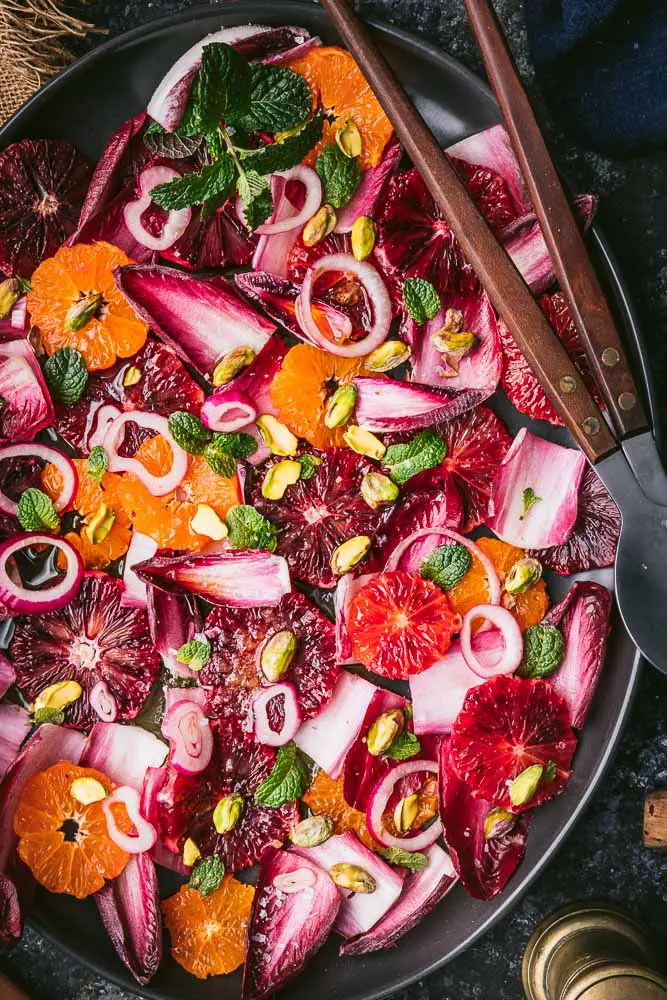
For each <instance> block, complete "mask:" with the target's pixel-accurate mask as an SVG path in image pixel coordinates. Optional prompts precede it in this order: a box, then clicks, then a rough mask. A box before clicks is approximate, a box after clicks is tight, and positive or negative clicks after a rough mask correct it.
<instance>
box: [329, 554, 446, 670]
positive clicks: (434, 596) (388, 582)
mask: <svg viewBox="0 0 667 1000" xmlns="http://www.w3.org/2000/svg"><path fill="white" fill-rule="evenodd" d="M347 627H348V632H349V634H350V639H351V641H352V650H353V655H354V656H355V657H356V658H357V659H358V660H359V662H360V663H363V664H364V666H365V667H368V669H369V670H373V671H374V672H375V673H376V674H381V675H382V676H383V677H394V678H403V679H406V678H408V677H410V676H411V675H412V674H418V673H421V671H422V670H426V669H427V667H430V666H431V664H432V663H435V661H436V660H438V659H439V658H440V657H441V656H443V655H444V654H445V653H446V652H447V650H448V649H449V647H450V645H451V641H452V636H453V635H454V633H455V632H457V631H458V630H459V628H460V627H461V617H460V615H459V614H458V613H457V612H455V611H454V610H453V609H452V606H451V604H450V603H449V599H448V598H447V596H446V594H444V593H443V592H442V590H440V588H439V587H438V586H436V584H434V583H431V581H430V580H423V579H422V578H421V577H420V576H417V574H416V573H403V572H401V571H397V572H393V573H381V574H380V575H379V576H376V577H375V578H374V579H373V580H371V581H370V582H369V583H367V584H366V585H365V586H364V587H362V588H361V590H359V591H358V593H357V594H355V596H354V597H353V598H352V601H351V602H350V609H349V612H348V619H347Z"/></svg>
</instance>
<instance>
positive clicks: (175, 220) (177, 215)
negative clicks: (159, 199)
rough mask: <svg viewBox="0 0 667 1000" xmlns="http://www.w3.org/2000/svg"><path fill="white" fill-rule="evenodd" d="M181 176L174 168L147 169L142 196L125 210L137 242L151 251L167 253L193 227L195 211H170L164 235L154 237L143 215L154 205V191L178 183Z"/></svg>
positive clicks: (126, 219)
mask: <svg viewBox="0 0 667 1000" xmlns="http://www.w3.org/2000/svg"><path fill="white" fill-rule="evenodd" d="M181 176H182V174H179V172H178V170H173V169H172V168H171V167H148V168H147V169H146V170H144V171H142V173H141V174H140V175H139V197H138V198H137V199H136V200H135V201H130V202H128V204H127V205H126V206H125V208H124V209H123V219H124V220H125V225H126V226H127V228H128V229H129V231H130V233H131V234H132V236H133V237H134V238H135V240H136V241H137V243H140V244H141V246H142V247H147V248H148V249H149V250H168V249H169V247H172V246H173V245H174V243H175V242H176V240H178V239H180V238H181V236H182V235H183V233H184V232H185V230H186V229H187V228H188V226H189V225H190V219H191V218H192V209H190V208H180V209H171V210H170V211H169V212H168V213H167V218H166V220H165V224H164V228H163V230H162V235H161V236H153V234H152V233H149V231H148V230H147V229H146V227H145V226H144V224H143V222H142V221H141V216H142V215H143V214H144V212H145V211H146V209H147V208H149V206H150V204H151V191H152V190H153V188H154V187H157V186H158V185H159V184H168V183H169V182H170V181H175V180H178V179H179V178H180V177H181Z"/></svg>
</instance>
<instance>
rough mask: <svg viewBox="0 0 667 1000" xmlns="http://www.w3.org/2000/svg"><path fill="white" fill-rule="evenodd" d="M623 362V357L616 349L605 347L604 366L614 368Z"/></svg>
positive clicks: (603, 354)
mask: <svg viewBox="0 0 667 1000" xmlns="http://www.w3.org/2000/svg"><path fill="white" fill-rule="evenodd" d="M620 360H621V355H620V354H619V353H618V351H617V350H616V348H615V347H605V349H604V351H603V352H602V364H603V365H606V366H607V368H613V367H614V365H617V364H618V362H619V361H620Z"/></svg>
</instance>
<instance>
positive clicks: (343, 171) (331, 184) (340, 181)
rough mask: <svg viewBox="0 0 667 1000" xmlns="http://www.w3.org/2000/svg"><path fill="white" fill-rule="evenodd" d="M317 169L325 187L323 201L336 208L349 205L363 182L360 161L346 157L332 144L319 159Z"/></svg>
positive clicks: (316, 164) (325, 148) (323, 151)
mask: <svg viewBox="0 0 667 1000" xmlns="http://www.w3.org/2000/svg"><path fill="white" fill-rule="evenodd" d="M315 169H316V170H317V172H318V174H319V175H320V179H321V181H322V184H323V186H324V197H323V201H325V202H327V203H328V204H329V205H333V207H334V208H343V206H344V205H347V203H348V201H349V200H350V199H351V197H352V195H353V194H354V192H355V191H356V190H357V188H358V187H359V181H360V180H361V168H360V167H359V161H358V160H357V159H351V158H350V157H349V156H346V155H345V153H344V152H343V151H342V149H340V148H339V147H338V146H337V145H336V143H335V142H330V143H329V145H328V146H325V147H324V149H323V150H322V152H321V153H320V155H319V156H318V157H317V162H316V163H315Z"/></svg>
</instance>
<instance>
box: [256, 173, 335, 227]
mask: <svg viewBox="0 0 667 1000" xmlns="http://www.w3.org/2000/svg"><path fill="white" fill-rule="evenodd" d="M275 176H277V177H282V178H283V180H284V181H285V182H287V181H300V182H301V183H302V184H303V186H304V187H305V189H306V199H305V201H304V203H303V208H301V209H300V210H299V211H298V212H297V213H296V214H295V215H291V216H288V217H287V218H286V219H285V218H283V219H281V220H280V221H279V222H273V221H271V222H264V223H263V224H262V225H261V226H258V227H257V229H256V230H255V232H256V233H258V234H259V235H260V236H274V235H275V234H276V233H289V232H290V231H291V230H292V229H298V228H299V227H301V226H305V224H306V223H307V222H308V220H309V219H310V218H312V216H313V215H315V212H316V211H317V210H318V208H319V207H320V205H321V204H322V181H321V180H320V178H319V175H318V174H317V172H316V171H315V170H313V168H312V167H305V166H302V165H299V166H296V167H292V168H291V170H279V171H276V175H275ZM241 218H243V216H242V215H241ZM271 218H272V219H273V216H272V217H271Z"/></svg>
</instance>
